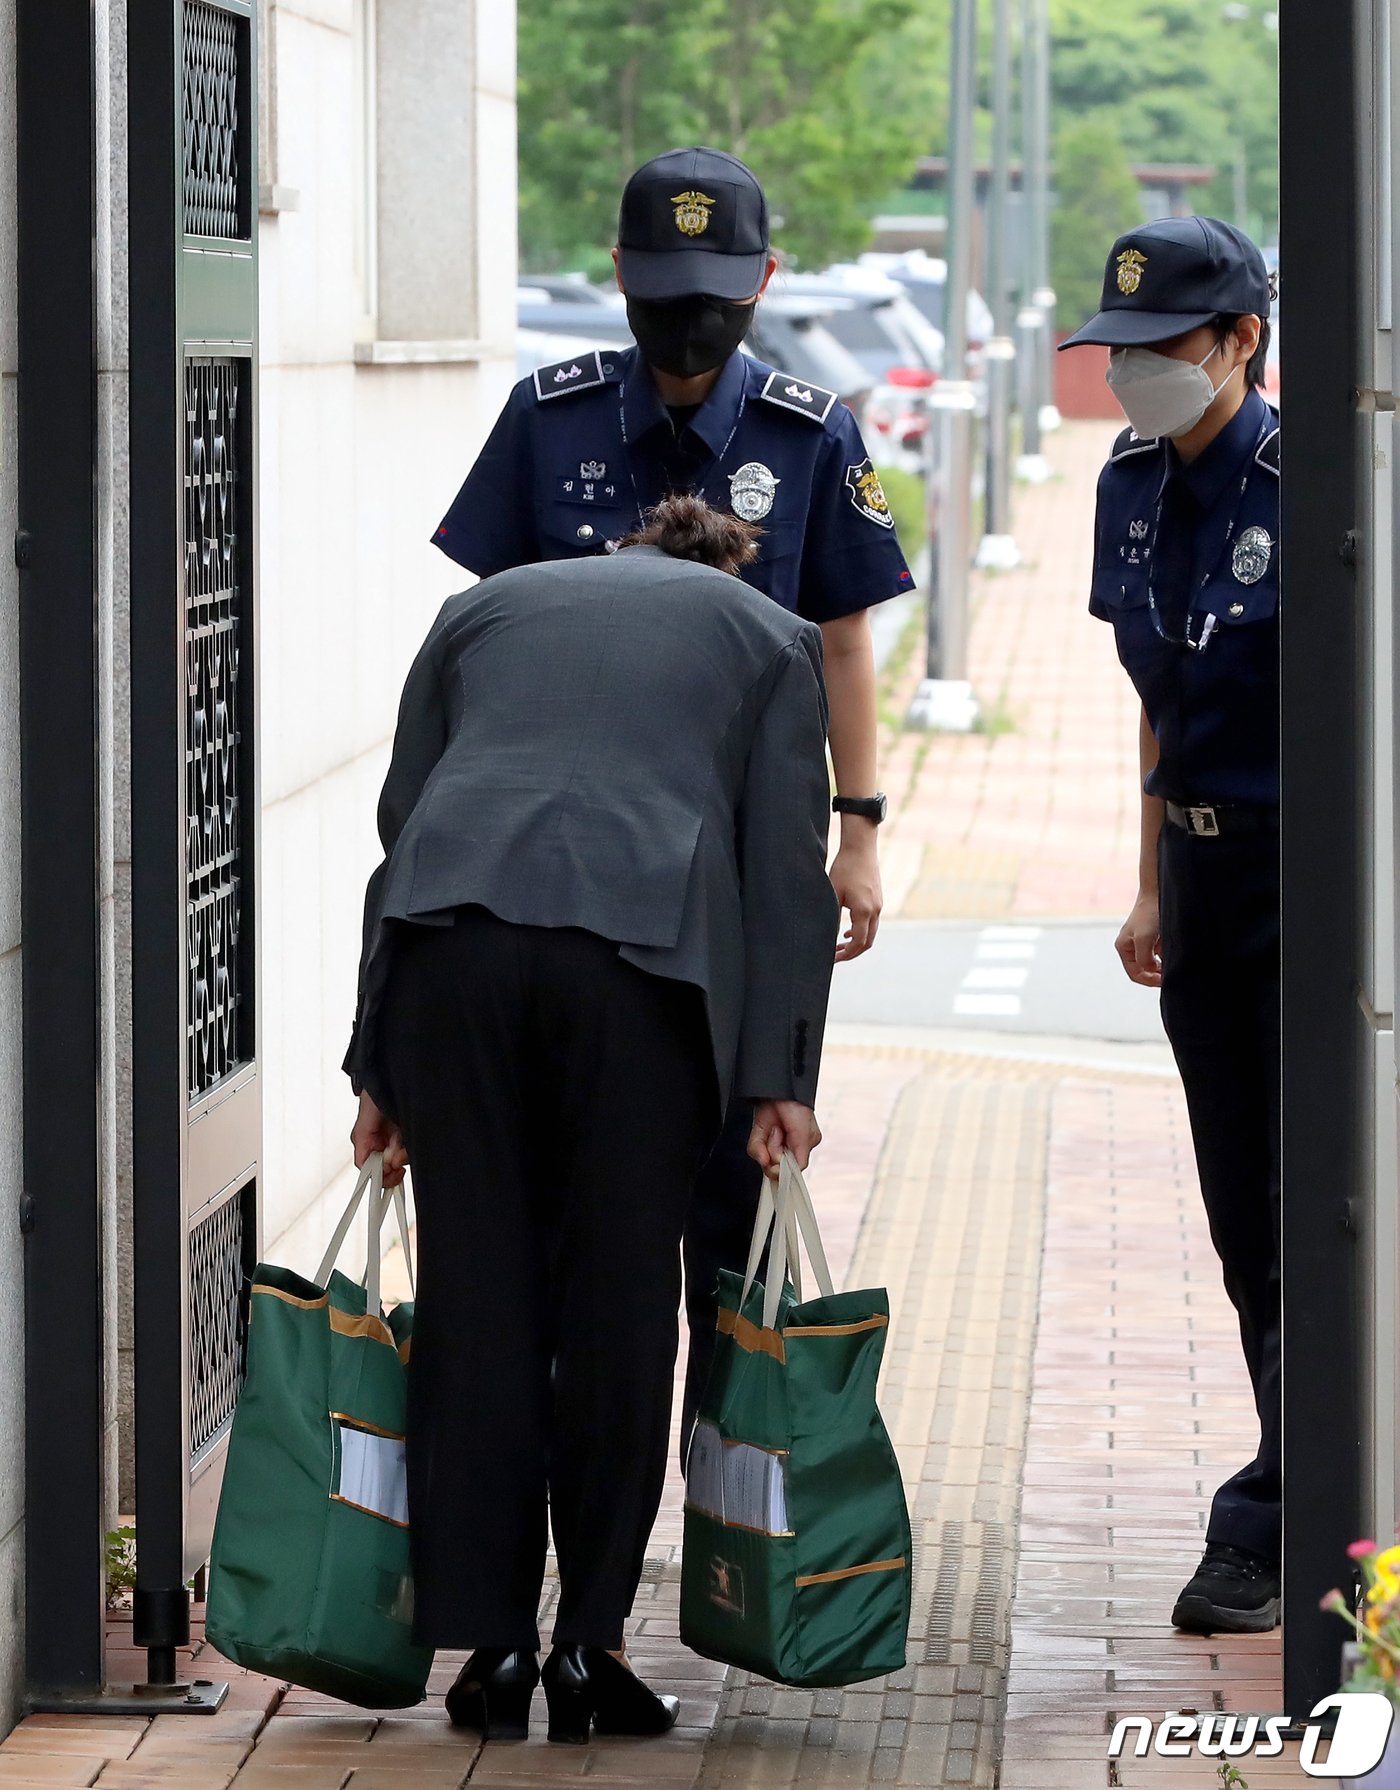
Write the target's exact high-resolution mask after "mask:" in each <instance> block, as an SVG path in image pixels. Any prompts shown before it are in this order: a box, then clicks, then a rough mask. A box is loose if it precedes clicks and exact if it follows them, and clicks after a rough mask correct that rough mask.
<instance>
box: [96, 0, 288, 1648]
mask: <svg viewBox="0 0 1400 1790" xmlns="http://www.w3.org/2000/svg"><path fill="white" fill-rule="evenodd" d="M129 29H130V43H129V63H130V69H131V86H132V113H131V116H132V142H131V152H130V153H131V190H130V206H131V261H132V292H131V344H132V347H131V411H132V416H131V457H132V476H131V487H132V512H133V513H132V530H131V534H132V624H131V633H132V653H131V660H132V674H131V683H132V697H131V700H132V717H131V732H132V959H133V964H132V970H133V976H132V980H133V1035H134V1045H133V1065H132V1076H133V1093H132V1100H133V1119H134V1155H135V1189H134V1217H135V1226H136V1238H135V1256H136V1326H135V1328H136V1386H135V1390H136V1488H137V1491H136V1497H137V1510H136V1521H137V1573H138V1578H137V1592H136V1612H135V1614H136V1624H137V1632H136V1639H137V1641H138V1642H139V1643H140V1644H142V1645H144V1646H146V1647H147V1648H148V1649H149V1650H150V1653H151V1677H152V1679H153V1680H156V1681H160V1680H162V1679H163V1678H170V1677H173V1673H174V1663H175V1661H174V1648H175V1647H176V1646H177V1645H178V1644H179V1642H180V1641H181V1640H183V1639H184V1638H185V1635H186V1634H187V1632H188V1596H187V1593H186V1591H185V1585H186V1582H187V1580H188V1579H189V1578H190V1576H191V1575H192V1574H193V1573H194V1572H195V1571H197V1569H198V1568H199V1567H200V1566H201V1565H202V1564H203V1563H204V1561H205V1560H206V1559H207V1558H208V1553H209V1543H210V1538H211V1534H212V1528H213V1518H214V1512H215V1508H216V1505H217V1500H218V1491H219V1485H220V1483H221V1477H222V1469H223V1458H224V1450H225V1447H226V1444H227V1438H228V1431H229V1426H230V1424H231V1422H232V1419H233V1411H234V1406H235V1404H236V1401H237V1397H238V1388H239V1383H240V1379H241V1375H242V1370H243V1355H244V1345H245V1339H246V1325H247V1311H246V1289H247V1279H248V1274H249V1272H250V1270H251V1268H252V1266H253V1264H254V1262H255V1261H256V1259H257V1247H258V1171H259V1158H260V1155H261V1089H260V1082H259V1073H258V1003H257V962H258V959H257V931H258V927H257V832H258V797H257V788H258V784H257V684H256V678H255V666H256V658H257V654H256V646H257V600H256V583H255V568H256V519H257V502H256V495H257V457H256V442H255V436H254V429H253V423H254V415H253V413H254V404H255V398H256V384H255V379H254V373H255V367H256V330H257V285H256V243H255V240H254V238H255V224H256V217H257V206H256V202H255V201H256V193H257V173H256V168H255V166H254V153H255V146H256V143H257V121H256V118H255V115H254V110H253V108H254V104H255V95H256V91H257V82H256V79H255V78H254V75H255V70H256V42H255V31H256V17H255V15H254V10H253V8H252V7H251V6H250V5H249V4H248V0H131V4H130V13H129Z"/></svg>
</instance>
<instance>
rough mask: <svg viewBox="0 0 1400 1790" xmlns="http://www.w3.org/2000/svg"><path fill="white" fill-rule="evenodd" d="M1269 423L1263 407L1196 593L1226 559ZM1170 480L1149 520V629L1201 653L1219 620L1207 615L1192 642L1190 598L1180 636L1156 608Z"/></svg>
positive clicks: (1269, 416)
mask: <svg viewBox="0 0 1400 1790" xmlns="http://www.w3.org/2000/svg"><path fill="white" fill-rule="evenodd" d="M1272 420H1273V418H1272V413H1271V412H1270V410H1269V408H1268V406H1267V405H1266V406H1265V408H1264V420H1263V422H1262V423H1260V425H1259V433H1258V434H1257V435H1256V436H1255V438H1254V445H1253V447H1252V448H1251V449H1250V450H1249V454H1248V456H1247V458H1246V460H1245V463H1244V472H1243V474H1242V475H1241V477H1240V482H1239V487H1238V489H1237V490H1236V492H1235V502H1234V507H1233V509H1232V510H1231V511H1230V520H1229V522H1227V523H1226V525H1225V541H1224V545H1223V546H1222V547H1221V549H1220V551H1219V553H1217V554H1216V556H1215V558H1214V559H1213V560H1212V561H1211V562H1210V564H1209V566H1208V567H1207V568H1206V570H1205V572H1204V573H1203V574H1202V576H1201V580H1200V583H1199V584H1198V585H1197V586H1196V588H1197V589H1198V590H1204V589H1205V587H1206V586H1207V585H1208V584H1209V583H1210V581H1211V579H1212V578H1213V577H1214V576H1215V570H1216V567H1217V566H1218V565H1219V564H1220V562H1221V560H1222V559H1223V558H1224V557H1225V554H1226V553H1227V552H1228V550H1229V548H1230V544H1231V542H1232V541H1233V540H1234V538H1235V523H1236V522H1237V521H1238V520H1239V514H1240V505H1241V503H1243V501H1244V494H1245V492H1246V491H1247V490H1248V489H1249V475H1250V472H1251V470H1252V469H1253V466H1254V460H1255V456H1256V455H1257V454H1258V452H1259V449H1260V448H1261V447H1262V446H1263V443H1264V439H1265V437H1266V435H1267V434H1268V432H1269V424H1270V422H1271V421H1272ZM1170 476H1171V475H1170V473H1169V472H1168V473H1164V474H1163V476H1162V482H1161V484H1160V485H1159V486H1158V488H1157V508H1156V510H1155V511H1154V512H1153V517H1152V541H1151V544H1150V546H1149V547H1148V550H1147V607H1148V611H1149V612H1150V614H1151V616H1152V626H1153V627H1154V628H1155V629H1156V630H1157V638H1158V639H1159V640H1163V641H1165V642H1166V643H1167V645H1168V646H1185V647H1189V648H1190V649H1191V651H1192V652H1193V653H1203V652H1204V651H1205V650H1206V648H1207V647H1208V646H1209V645H1210V642H1211V638H1212V636H1213V635H1214V633H1215V631H1216V629H1217V628H1218V627H1219V626H1220V618H1219V616H1217V615H1207V617H1206V619H1205V621H1204V622H1203V623H1202V625H1201V632H1200V634H1199V636H1198V637H1197V638H1196V639H1195V640H1193V639H1192V638H1191V603H1190V599H1189V598H1188V600H1187V604H1186V621H1185V628H1186V632H1185V634H1184V635H1182V636H1178V635H1176V634H1169V633H1168V632H1167V630H1166V629H1165V628H1164V627H1163V626H1162V612H1161V610H1160V609H1159V608H1158V606H1157V590H1156V577H1157V531H1158V529H1159V528H1160V527H1161V525H1162V500H1163V498H1164V497H1165V496H1166V490H1167V479H1168V478H1169V477H1170Z"/></svg>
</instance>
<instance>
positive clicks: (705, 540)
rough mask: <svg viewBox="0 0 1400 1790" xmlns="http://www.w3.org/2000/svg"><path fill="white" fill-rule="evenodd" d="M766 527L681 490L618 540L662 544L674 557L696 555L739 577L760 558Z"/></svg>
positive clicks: (624, 544) (702, 561)
mask: <svg viewBox="0 0 1400 1790" xmlns="http://www.w3.org/2000/svg"><path fill="white" fill-rule="evenodd" d="M762 533H763V530H762V529H761V528H759V527H757V526H756V524H754V523H752V522H745V521H744V520H743V518H742V517H741V516H731V515H730V514H729V513H728V511H727V510H714V509H711V508H710V506H709V504H707V503H706V502H705V500H704V498H703V497H696V496H693V495H691V494H690V493H680V494H678V495H675V496H671V497H663V498H662V500H661V502H660V503H658V504H655V505H653V507H652V508H651V509H649V510H647V511H646V512H645V513H644V514H643V516H642V526H641V527H640V528H638V529H635V530H634V531H633V532H632V533H631V534H630V535H624V536H623V538H622V539H621V540H620V541H619V542H618V544H617V545H618V550H619V551H621V549H622V548H624V547H659V548H660V549H661V551H662V552H663V553H669V554H671V555H672V557H673V558H675V559H693V560H695V561H696V562H697V563H698V564H699V565H702V566H713V567H714V568H715V570H716V571H719V572H732V573H734V575H735V576H736V577H737V576H738V574H739V571H740V569H741V568H742V567H744V566H747V565H750V564H752V562H753V561H754V560H755V559H757V558H758V539H759V536H760V535H761V534H762Z"/></svg>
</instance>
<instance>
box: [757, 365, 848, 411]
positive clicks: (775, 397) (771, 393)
mask: <svg viewBox="0 0 1400 1790" xmlns="http://www.w3.org/2000/svg"><path fill="white" fill-rule="evenodd" d="M758 395H759V397H760V398H767V400H768V402H769V403H770V404H780V405H781V406H782V408H783V409H784V410H795V411H796V412H797V413H798V415H799V416H809V417H811V419H812V421H813V422H814V423H824V422H825V421H826V419H827V417H829V416H830V415H831V407H832V405H833V404H835V402H836V393H835V392H829V391H826V390H825V389H824V388H823V387H822V386H820V385H808V384H807V383H806V382H805V381H804V380H801V379H797V378H795V377H794V376H793V375H792V374H791V373H770V374H769V375H768V377H767V379H765V380H764V382H763V390H762V391H761V392H760V393H759V394H758Z"/></svg>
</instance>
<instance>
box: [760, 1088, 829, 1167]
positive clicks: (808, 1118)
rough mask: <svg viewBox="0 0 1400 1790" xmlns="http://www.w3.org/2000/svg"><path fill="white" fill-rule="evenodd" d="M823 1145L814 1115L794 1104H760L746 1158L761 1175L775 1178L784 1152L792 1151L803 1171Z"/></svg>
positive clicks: (787, 1101) (793, 1102) (798, 1102)
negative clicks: (756, 1167)
mask: <svg viewBox="0 0 1400 1790" xmlns="http://www.w3.org/2000/svg"><path fill="white" fill-rule="evenodd" d="M821 1141H822V1134H821V1127H820V1126H819V1125H818V1124H817V1115H816V1114H815V1113H814V1112H813V1111H812V1109H811V1107H810V1106H803V1105H802V1104H801V1102H800V1101H797V1100H759V1101H757V1102H756V1103H755V1105H754V1109H753V1130H752V1131H751V1132H750V1133H749V1155H750V1156H752V1157H753V1159H754V1161H755V1162H756V1163H757V1164H758V1166H759V1167H760V1168H761V1169H762V1170H763V1172H764V1174H766V1175H772V1176H774V1177H776V1175H777V1173H778V1164H779V1163H780V1162H781V1161H782V1159H783V1151H784V1150H791V1151H792V1153H793V1155H794V1156H795V1157H796V1158H797V1166H798V1167H799V1168H804V1169H805V1168H806V1166H807V1164H808V1163H809V1162H810V1161H811V1160H812V1152H813V1150H815V1149H816V1147H817V1145H818V1144H819V1143H820V1142H821Z"/></svg>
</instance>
